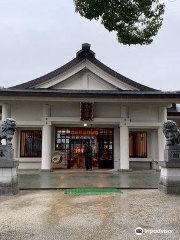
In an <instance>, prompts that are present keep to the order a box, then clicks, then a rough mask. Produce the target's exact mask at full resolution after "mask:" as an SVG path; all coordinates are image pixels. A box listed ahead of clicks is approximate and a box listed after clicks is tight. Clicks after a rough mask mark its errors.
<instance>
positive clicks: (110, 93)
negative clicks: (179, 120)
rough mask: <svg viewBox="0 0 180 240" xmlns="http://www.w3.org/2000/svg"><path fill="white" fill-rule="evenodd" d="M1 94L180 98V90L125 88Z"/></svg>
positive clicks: (8, 91)
mask: <svg viewBox="0 0 180 240" xmlns="http://www.w3.org/2000/svg"><path fill="white" fill-rule="evenodd" d="M0 96H8V97H9V96H17V97H18V96H26V97H68V98H72V97H77V98H87V97H88V98H122V99H130V98H138V99H141V98H142V99H144V98H153V99H172V102H173V99H177V98H179V99H180V91H179V92H161V91H149V92H147V91H134V90H132V91H129V90H128V91H125V90H68V89H55V90H52V89H23V90H22V89H20V90H19V89H16V90H15V89H3V90H0Z"/></svg>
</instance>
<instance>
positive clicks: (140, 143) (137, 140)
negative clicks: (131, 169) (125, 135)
mask: <svg viewBox="0 0 180 240" xmlns="http://www.w3.org/2000/svg"><path fill="white" fill-rule="evenodd" d="M129 156H130V157H134V158H135V157H137V158H141V157H142V158H147V133H146V132H130V133H129Z"/></svg>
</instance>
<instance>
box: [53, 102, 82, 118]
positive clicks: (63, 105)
mask: <svg viewBox="0 0 180 240" xmlns="http://www.w3.org/2000/svg"><path fill="white" fill-rule="evenodd" d="M79 116H80V103H79V102H57V103H56V104H53V105H51V117H79Z"/></svg>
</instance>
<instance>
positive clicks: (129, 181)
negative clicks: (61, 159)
mask: <svg viewBox="0 0 180 240" xmlns="http://www.w3.org/2000/svg"><path fill="white" fill-rule="evenodd" d="M159 177H160V173H159V172H156V171H153V170H151V171H147V170H146V171H134V172H110V171H92V172H89V171H88V172H86V171H68V170H66V171H64V170H62V171H55V172H51V173H40V172H38V171H19V172H18V179H19V187H20V189H27V190H28V189H64V188H91V187H99V188H121V189H124V188H132V189H136V188H137V189H154V188H158V183H159Z"/></svg>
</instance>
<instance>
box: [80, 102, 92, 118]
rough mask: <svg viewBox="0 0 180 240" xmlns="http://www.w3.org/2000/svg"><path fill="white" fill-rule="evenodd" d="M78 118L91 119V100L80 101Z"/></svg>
mask: <svg viewBox="0 0 180 240" xmlns="http://www.w3.org/2000/svg"><path fill="white" fill-rule="evenodd" d="M80 120H81V121H93V103H92V102H81V103H80Z"/></svg>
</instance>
